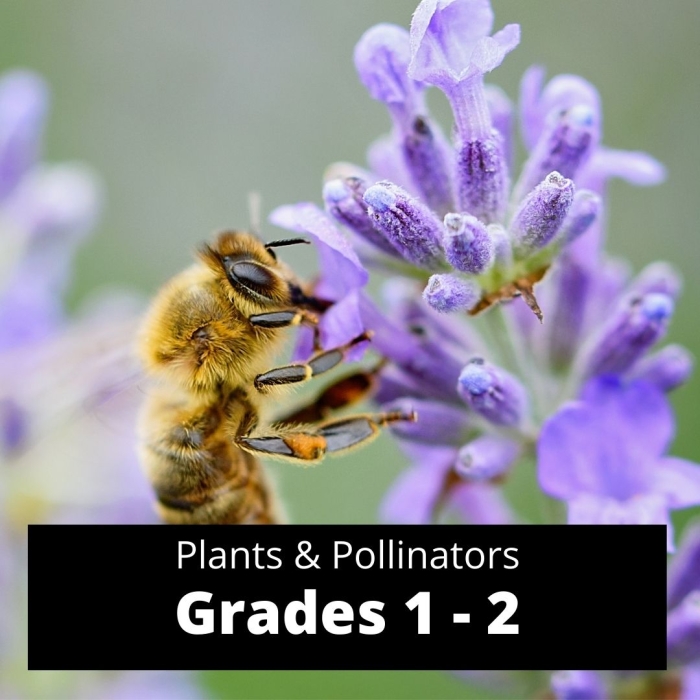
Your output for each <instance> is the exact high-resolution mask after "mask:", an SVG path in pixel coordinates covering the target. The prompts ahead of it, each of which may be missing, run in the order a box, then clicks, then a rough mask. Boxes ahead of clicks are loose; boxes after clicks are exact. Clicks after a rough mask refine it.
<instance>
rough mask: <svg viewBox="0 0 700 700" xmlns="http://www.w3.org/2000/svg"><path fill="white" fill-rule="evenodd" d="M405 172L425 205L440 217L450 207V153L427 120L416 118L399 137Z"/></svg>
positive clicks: (446, 145)
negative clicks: (400, 138) (406, 170)
mask: <svg viewBox="0 0 700 700" xmlns="http://www.w3.org/2000/svg"><path fill="white" fill-rule="evenodd" d="M402 149H403V155H404V159H405V161H406V166H407V169H408V172H409V173H410V174H411V177H412V179H413V181H414V183H415V186H416V187H417V189H418V190H419V192H420V194H421V196H422V198H423V200H424V201H425V203H426V204H427V205H428V206H429V207H430V208H431V209H433V210H435V211H437V212H440V213H444V212H446V211H449V210H450V208H451V206H452V181H451V178H450V156H451V150H450V147H449V145H448V143H447V142H446V140H445V138H444V136H443V135H442V133H441V132H440V130H439V128H438V127H437V126H436V125H435V124H434V123H433V122H432V121H431V120H430V119H428V118H427V117H424V116H420V115H418V116H416V117H415V118H414V119H412V120H411V123H410V125H409V126H407V127H406V128H405V129H404V131H403V135H402Z"/></svg>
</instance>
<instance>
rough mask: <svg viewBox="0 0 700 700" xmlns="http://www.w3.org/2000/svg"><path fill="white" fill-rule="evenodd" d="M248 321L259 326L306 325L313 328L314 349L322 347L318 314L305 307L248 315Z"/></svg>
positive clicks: (317, 349)
mask: <svg viewBox="0 0 700 700" xmlns="http://www.w3.org/2000/svg"><path fill="white" fill-rule="evenodd" d="M248 321H249V322H250V323H251V325H253V326H257V327H258V328H288V327H289V326H299V325H305V326H309V327H310V328H312V329H313V332H314V350H315V351H319V350H320V349H321V337H320V334H319V330H318V316H317V315H316V314H315V313H313V312H312V311H306V310H305V309H289V310H286V311H270V312H268V313H264V314H255V315H253V316H249V317H248Z"/></svg>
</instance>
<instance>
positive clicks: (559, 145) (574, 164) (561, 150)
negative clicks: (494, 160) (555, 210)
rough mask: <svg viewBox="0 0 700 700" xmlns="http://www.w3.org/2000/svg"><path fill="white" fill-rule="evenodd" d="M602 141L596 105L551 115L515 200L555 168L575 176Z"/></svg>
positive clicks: (518, 187) (528, 164)
mask: <svg viewBox="0 0 700 700" xmlns="http://www.w3.org/2000/svg"><path fill="white" fill-rule="evenodd" d="M598 140H599V125H598V123H597V116H596V113H595V110H594V109H593V108H592V107H589V106H588V105H585V104H578V105H576V106H574V107H572V108H571V109H569V110H567V111H566V112H563V113H561V114H555V115H551V117H550V118H549V119H548V124H547V125H546V127H545V129H544V131H543V132H542V134H541V135H540V138H539V140H538V142H537V145H536V146H535V148H534V150H533V151H532V153H531V154H530V157H529V158H528V159H527V161H526V163H525V165H524V166H523V172H522V175H521V176H520V179H519V180H518V183H517V184H516V186H515V190H514V195H513V197H514V199H515V201H519V200H520V199H522V197H524V196H525V195H526V194H527V193H528V192H529V191H530V190H531V189H532V188H533V187H535V186H536V185H537V183H539V182H541V181H542V180H543V179H544V178H545V177H546V176H547V173H551V172H552V171H553V170H556V171H557V172H559V173H561V174H562V175H563V176H564V177H567V178H573V177H574V176H575V175H576V173H577V172H578V171H579V170H580V168H581V166H582V165H583V164H584V163H585V162H586V161H587V160H588V158H590V156H591V153H592V152H593V149H594V148H595V147H596V146H597V144H598Z"/></svg>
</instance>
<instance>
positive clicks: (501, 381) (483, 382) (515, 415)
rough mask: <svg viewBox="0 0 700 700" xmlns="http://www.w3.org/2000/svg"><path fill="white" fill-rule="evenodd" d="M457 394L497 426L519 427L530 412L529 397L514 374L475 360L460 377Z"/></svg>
mask: <svg viewBox="0 0 700 700" xmlns="http://www.w3.org/2000/svg"><path fill="white" fill-rule="evenodd" d="M457 391H458V392H459V395H460V396H461V397H462V399H464V401H465V402H466V403H467V404H468V405H469V406H471V407H472V408H473V409H474V411H476V412H477V413H478V414H479V415H481V416H483V417H484V418H486V420H488V421H490V422H491V423H494V424H495V425H503V426H507V427H513V426H517V425H518V424H519V423H520V422H521V421H522V420H523V419H524V417H525V414H526V411H527V395H526V393H525V389H524V387H523V386H522V384H521V383H520V382H519V381H518V380H517V379H516V378H515V377H514V376H513V375H511V374H509V373H508V372H506V371H505V370H503V369H501V368H500V367H496V366H495V365H492V364H490V363H487V362H486V361H484V360H483V359H481V358H479V357H476V358H474V359H472V360H470V361H469V363H468V364H467V365H466V366H465V367H464V369H463V370H462V373H461V374H460V375H459V381H458V383H457Z"/></svg>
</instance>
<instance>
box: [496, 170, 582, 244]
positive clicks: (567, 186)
mask: <svg viewBox="0 0 700 700" xmlns="http://www.w3.org/2000/svg"><path fill="white" fill-rule="evenodd" d="M574 189H575V188H574V183H573V182H572V181H571V180H568V179H567V178H565V177H562V176H561V175H560V174H559V173H557V172H553V173H550V174H549V175H548V176H547V177H546V178H545V180H544V181H543V182H541V183H540V184H539V185H537V187H535V189H534V190H532V192H530V194H529V195H528V196H527V197H526V198H525V200H524V201H523V202H522V204H521V205H520V207H519V208H518V210H517V211H516V213H515V216H514V217H513V222H512V223H511V225H510V231H511V234H512V235H513V238H514V240H515V245H516V248H518V249H519V250H520V252H521V253H527V252H530V251H532V250H536V249H538V248H543V247H544V246H546V245H547V243H549V242H550V241H551V240H552V239H553V238H554V236H556V234H557V232H558V231H559V229H560V228H561V225H562V224H563V223H564V220H565V218H566V215H567V214H568V213H569V210H570V209H571V205H572V203H573V201H574Z"/></svg>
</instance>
